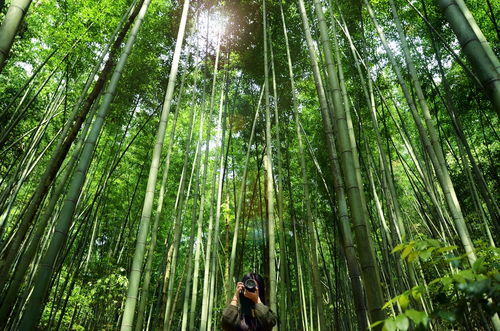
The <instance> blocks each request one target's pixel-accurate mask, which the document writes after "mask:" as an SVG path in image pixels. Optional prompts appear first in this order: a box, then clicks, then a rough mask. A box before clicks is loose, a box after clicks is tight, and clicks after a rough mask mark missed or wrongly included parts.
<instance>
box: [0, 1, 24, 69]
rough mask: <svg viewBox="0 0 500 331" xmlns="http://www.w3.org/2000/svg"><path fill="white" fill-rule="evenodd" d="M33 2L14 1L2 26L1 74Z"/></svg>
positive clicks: (0, 28)
mask: <svg viewBox="0 0 500 331" xmlns="http://www.w3.org/2000/svg"><path fill="white" fill-rule="evenodd" d="M30 4H31V0H13V1H12V2H11V4H10V6H9V9H8V10H7V14H5V18H4V19H3V22H2V25H1V26H0V73H1V72H2V70H3V68H4V66H5V62H6V61H7V57H8V56H9V52H10V48H11V47H12V44H13V43H14V38H15V37H16V34H17V30H18V29H19V26H20V25H21V23H22V21H23V17H24V15H26V12H27V11H28V8H29V6H30Z"/></svg>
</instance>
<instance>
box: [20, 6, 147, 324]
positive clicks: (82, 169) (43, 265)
mask: <svg viewBox="0 0 500 331" xmlns="http://www.w3.org/2000/svg"><path fill="white" fill-rule="evenodd" d="M149 3H150V1H149V0H145V1H144V3H143V4H142V6H141V9H140V11H139V14H138V15H137V18H136V22H135V24H134V26H133V28H132V30H131V32H130V36H129V38H128V40H127V43H126V45H125V48H124V49H123V52H122V54H121V56H120V60H119V61H118V64H117V65H116V68H115V71H114V72H113V76H112V77H111V81H110V83H109V86H108V88H107V90H106V93H105V95H104V98H103V101H102V104H101V106H100V108H99V112H98V114H97V117H96V119H95V121H94V124H93V127H92V130H91V131H90V133H89V137H88V138H87V140H86V142H85V146H84V148H83V152H82V155H81V156H80V161H79V163H78V166H77V168H76V171H75V174H74V175H73V178H72V180H71V184H70V188H69V192H68V195H67V198H66V200H65V202H64V205H63V209H62V211H61V214H60V216H59V218H58V221H57V225H56V228H55V231H54V234H53V236H52V239H51V241H50V245H49V247H48V249H47V252H46V253H45V255H44V257H43V258H42V260H41V262H40V264H39V267H38V271H37V276H36V277H35V280H34V284H35V286H34V289H33V291H32V293H31V297H30V299H29V302H28V304H27V306H26V307H27V308H26V310H25V312H24V314H23V317H22V319H21V323H20V329H23V330H30V329H33V328H34V327H36V326H37V324H38V323H39V321H40V317H41V315H42V311H43V305H44V301H45V297H46V295H47V291H48V286H49V283H50V279H51V277H52V274H53V266H54V263H55V261H56V258H57V256H58V254H59V251H60V250H61V248H62V246H63V245H64V243H65V242H66V237H67V233H68V230H69V228H70V226H71V224H72V221H73V216H74V212H75V207H76V203H77V201H78V196H79V195H80V193H81V189H82V185H83V182H84V180H85V178H86V174H87V171H88V168H89V165H90V161H91V159H92V154H93V152H94V149H95V144H96V141H97V139H98V137H99V134H100V132H101V129H102V126H103V124H104V118H105V116H106V114H107V111H108V109H109V106H110V104H111V101H112V99H113V96H114V93H115V91H116V87H117V85H118V81H119V79H120V76H121V72H122V70H123V68H124V67H125V64H126V62H127V59H128V55H129V54H130V52H131V50H132V47H133V45H134V42H135V39H136V37H137V34H138V32H139V28H140V26H141V24H142V22H143V20H144V16H145V15H146V11H147V9H148V6H149Z"/></svg>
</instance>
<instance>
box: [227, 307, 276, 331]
mask: <svg viewBox="0 0 500 331" xmlns="http://www.w3.org/2000/svg"><path fill="white" fill-rule="evenodd" d="M240 318H241V315H240V313H239V311H238V307H236V306H233V305H231V304H229V305H227V306H226V308H224V311H223V312H222V329H223V330H226V331H238V330H240ZM255 318H256V319H257V325H258V328H257V330H258V331H271V330H272V329H273V326H275V325H276V321H277V318H276V315H275V314H274V313H273V311H272V310H271V309H269V307H268V306H266V305H264V304H262V303H257V304H256V305H255Z"/></svg>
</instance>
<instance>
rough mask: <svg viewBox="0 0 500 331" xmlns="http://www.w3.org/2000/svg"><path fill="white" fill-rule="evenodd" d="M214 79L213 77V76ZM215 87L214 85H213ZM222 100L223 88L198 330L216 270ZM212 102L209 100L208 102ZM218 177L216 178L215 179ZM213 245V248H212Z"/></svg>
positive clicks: (204, 326) (206, 313) (206, 314)
mask: <svg viewBox="0 0 500 331" xmlns="http://www.w3.org/2000/svg"><path fill="white" fill-rule="evenodd" d="M214 80H215V77H214ZM225 80H226V75H224V78H223V83H222V85H221V86H222V87H223V86H224V85H225V84H224V82H225ZM213 87H214V88H215V86H213ZM213 95H214V90H212V96H213ZM223 102H224V88H222V90H221V95H220V102H219V116H218V120H217V123H218V124H217V127H218V128H222V129H223V130H222V132H221V133H220V134H219V135H220V136H219V135H217V137H216V141H220V142H221V147H220V150H219V154H218V155H217V158H216V161H215V162H214V163H215V165H214V169H213V172H212V187H211V197H210V200H211V201H210V215H209V219H208V234H207V246H206V247H207V248H206V251H205V263H204V270H203V271H204V273H203V298H202V303H201V317H200V330H201V331H205V330H207V328H208V320H209V319H210V316H209V310H210V309H209V308H210V300H211V295H213V289H212V288H211V281H212V279H211V275H212V274H213V273H216V272H217V271H216V270H213V267H214V265H213V262H212V254H216V253H217V249H216V248H218V233H217V232H216V231H215V230H214V228H217V227H218V222H217V221H218V220H217V218H216V219H215V224H214V208H216V215H218V216H219V217H220V214H219V212H220V211H219V210H220V204H219V203H220V200H219V193H220V194H222V185H223V177H224V176H223V173H224V136H223V135H224V134H225V125H223V124H222V119H223ZM212 103H213V102H212V101H211V102H210V104H212ZM217 167H218V168H219V173H218V172H217V170H216V169H217ZM217 175H219V177H217ZM217 179H218V180H217ZM215 203H217V207H215V206H214V205H215ZM214 246H215V249H214Z"/></svg>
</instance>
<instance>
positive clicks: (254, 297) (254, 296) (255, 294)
mask: <svg viewBox="0 0 500 331" xmlns="http://www.w3.org/2000/svg"><path fill="white" fill-rule="evenodd" d="M243 295H244V296H245V297H246V298H248V299H250V300H252V302H253V303H261V301H260V297H259V288H258V287H256V288H255V292H250V291H247V290H246V289H245V292H244V293H243Z"/></svg>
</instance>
